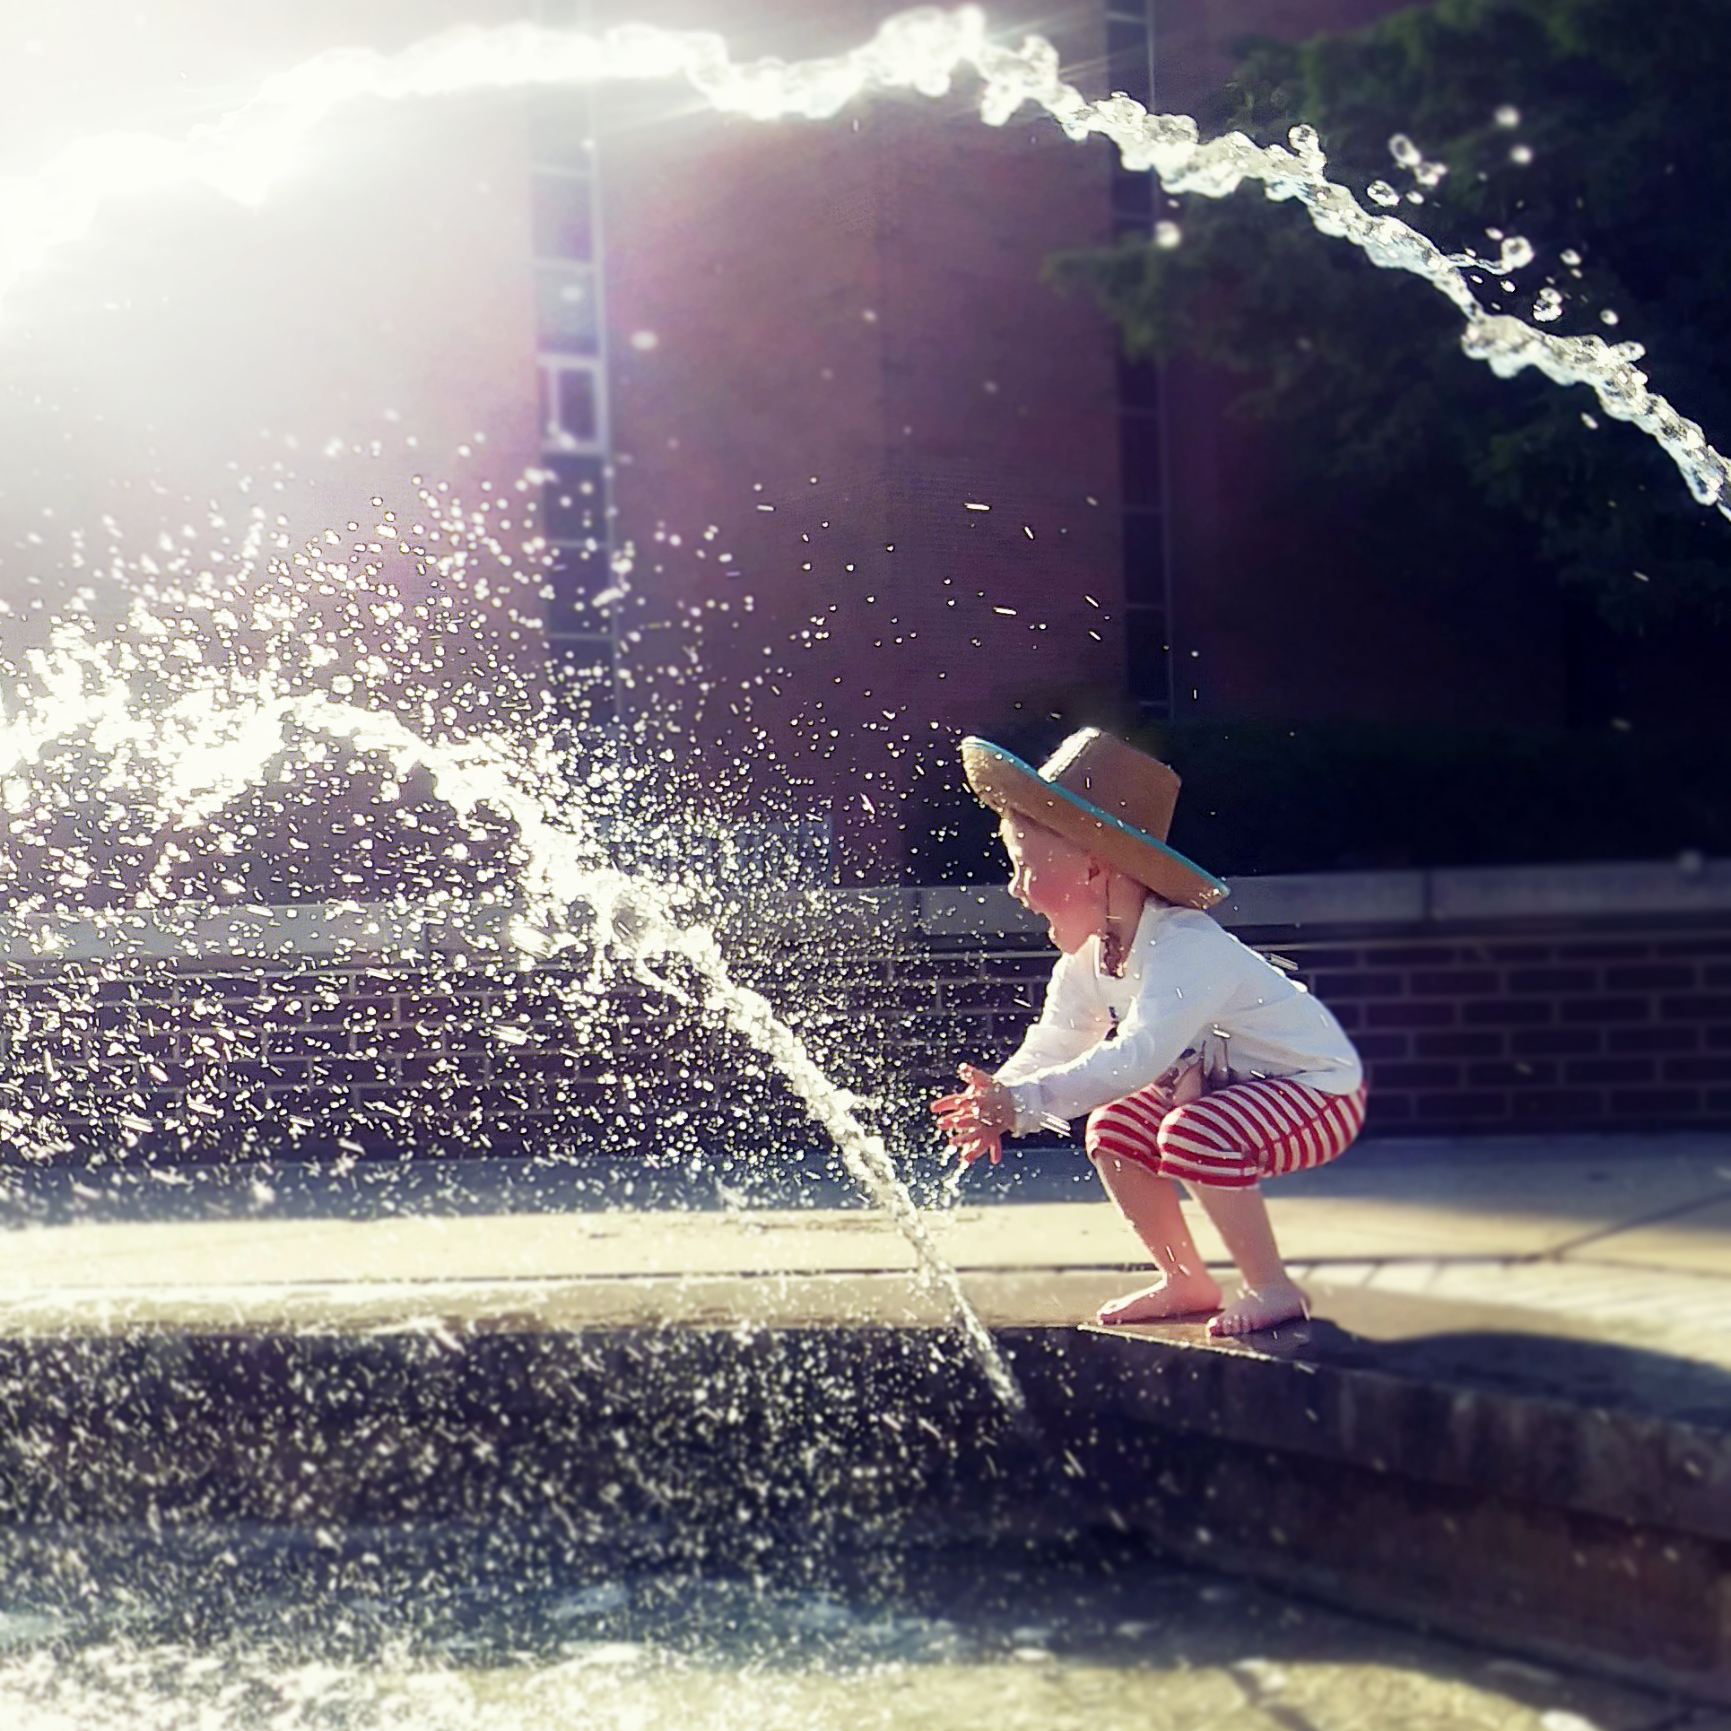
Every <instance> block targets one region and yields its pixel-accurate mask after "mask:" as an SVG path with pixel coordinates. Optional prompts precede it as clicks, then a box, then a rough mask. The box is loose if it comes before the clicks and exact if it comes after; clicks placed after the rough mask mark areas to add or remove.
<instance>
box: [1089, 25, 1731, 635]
mask: <svg viewBox="0 0 1731 1731" xmlns="http://www.w3.org/2000/svg"><path fill="white" fill-rule="evenodd" d="M1241 56H1242V58H1241V64H1240V67H1239V69H1238V72H1237V74H1236V76H1235V77H1234V78H1233V79H1232V81H1231V82H1230V84H1229V85H1228V86H1227V88H1226V89H1225V90H1224V91H1222V92H1221V94H1220V98H1219V100H1218V103H1217V105H1216V109H1215V111H1214V112H1212V113H1208V114H1205V115H1203V116H1200V117H1199V118H1200V119H1202V121H1203V123H1204V130H1205V132H1210V131H1214V130H1219V129H1220V128H1222V127H1224V126H1231V127H1235V128H1238V129H1241V130H1243V131H1246V132H1248V133H1250V134H1251V135H1252V136H1253V137H1255V138H1257V139H1258V140H1259V141H1268V140H1277V139H1282V138H1284V136H1285V134H1286V131H1287V129H1288V128H1289V127H1290V126H1291V125H1292V124H1293V123H1295V122H1298V121H1304V122H1307V123H1308V124H1310V125H1312V126H1314V127H1315V128H1316V129H1317V131H1318V132H1319V133H1320V135H1321V137H1322V141H1323V144H1324V147H1325V149H1326V150H1327V152H1328V155H1329V164H1330V166H1329V172H1330V177H1331V178H1333V179H1335V180H1338V181H1342V182H1344V183H1345V184H1346V185H1348V186H1351V187H1353V188H1354V189H1355V190H1357V191H1358V192H1359V194H1360V196H1361V197H1367V189H1368V188H1369V187H1370V186H1371V184H1372V183H1374V182H1378V181H1380V182H1383V183H1384V184H1385V185H1386V186H1388V187H1390V188H1392V189H1393V191H1394V192H1396V193H1397V194H1399V196H1400V200H1401V202H1400V205H1399V214H1400V215H1402V216H1403V217H1404V218H1405V219H1406V220H1407V221H1409V222H1411V223H1413V225H1414V226H1416V227H1420V228H1422V229H1423V230H1425V232H1427V233H1428V234H1429V235H1430V236H1431V237H1432V238H1433V239H1434V240H1436V241H1438V242H1439V243H1440V244H1442V245H1444V246H1445V247H1447V248H1448V249H1449V250H1451V251H1466V250H1471V251H1472V252H1473V253H1474V254H1475V255H1477V256H1480V257H1483V258H1486V259H1489V260H1495V259H1496V258H1497V256H1498V254H1499V251H1500V244H1499V241H1498V239H1497V238H1495V237H1496V236H1520V237H1523V238H1524V239H1526V240H1527V241H1529V242H1530V243H1531V244H1532V246H1533V248H1534V250H1535V254H1536V256H1535V258H1534V261H1533V262H1532V263H1531V264H1530V265H1528V266H1526V267H1525V268H1524V269H1522V270H1519V271H1516V272H1512V273H1509V274H1508V275H1506V276H1504V275H1501V274H1499V273H1498V272H1496V271H1495V269H1494V268H1493V267H1491V266H1489V265H1487V268H1485V269H1484V270H1482V271H1479V272H1476V273H1475V278H1474V280H1475V282H1476V285H1477V289H1478V293H1479V295H1480V298H1481V300H1482V302H1483V304H1484V305H1485V306H1486V308H1487V309H1489V310H1492V311H1508V312H1514V313H1518V314H1519V315H1521V316H1523V317H1527V318H1531V317H1532V314H1533V309H1534V306H1535V302H1536V299H1537V297H1538V294H1539V292H1540V291H1541V289H1544V288H1551V289H1555V290H1556V291H1558V292H1559V293H1560V294H1561V295H1562V297H1563V312H1562V316H1561V317H1560V318H1559V319H1557V321H1556V322H1555V323H1554V324H1552V325H1551V327H1550V328H1552V329H1554V330H1557V331H1559V332H1567V333H1578V334H1588V333H1590V334H1595V335H1600V336H1603V337H1605V338H1607V340H1612V341H1635V342H1639V343H1641V344H1643V345H1645V347H1646V349H1647V355H1646V358H1645V360H1644V361H1643V362H1642V363H1641V364H1642V366H1643V368H1644V369H1645V370H1646V371H1647V372H1648V374H1649V377H1650V379H1651V381H1652V384H1653V386H1654V388H1655V389H1657V390H1659V391H1662V392H1663V393H1664V394H1665V395H1666V396H1668V397H1669V398H1670V399H1671V401H1672V402H1673V403H1674V404H1675V405H1676V406H1677V407H1678V408H1679V409H1680V410H1681V411H1682V412H1683V413H1685V414H1687V415H1689V416H1691V417H1692V418H1693V419H1695V420H1698V421H1699V422H1701V424H1702V426H1703V428H1704V429H1705V431H1706V434H1707V436H1708V438H1709V440H1710V441H1711V442H1713V443H1714V444H1715V445H1716V446H1717V447H1718V448H1719V449H1721V450H1726V449H1731V312H1728V311H1727V308H1728V305H1731V301H1728V298H1727V285H1728V284H1731V225H1728V224H1727V223H1726V222H1725V221H1724V218H1723V212H1724V211H1725V210H1726V209H1727V208H1731V128H1728V127H1727V126H1726V124H1725V107H1726V102H1727V98H1728V96H1731V8H1728V7H1727V5H1726V0H1660V3H1659V4H1656V5H1649V6H1639V5H1631V4H1629V0H1436V3H1435V4H1431V5H1426V6H1420V7H1415V8H1413V9H1412V10H1409V11H1405V12H1401V13H1397V14H1395V15H1393V16H1391V17H1389V18H1387V19H1385V20H1384V21H1382V22H1381V23H1379V24H1377V25H1375V26H1373V27H1372V28H1370V29H1367V30H1363V31H1359V32H1355V33H1352V34H1343V35H1324V36H1319V37H1316V38H1314V39H1313V40H1311V41H1308V42H1305V43H1302V44H1299V45H1297V46H1290V45H1284V44H1280V43H1276V42H1272V41H1266V40H1258V41H1255V42H1252V43H1249V44H1246V45H1245V46H1244V47H1243V48H1242V50H1241ZM1397 135H1401V136H1404V137H1406V138H1408V139H1410V140H1411V141H1412V142H1413V144H1414V145H1416V147H1417V149H1418V151H1419V152H1420V153H1421V155H1422V159H1423V163H1424V164H1440V165H1441V166H1442V167H1444V168H1446V171H1447V172H1446V174H1443V175H1441V176H1440V177H1438V176H1437V175H1436V174H1435V173H1434V171H1432V170H1428V169H1427V168H1425V167H1424V166H1423V165H1422V164H1421V165H1418V166H1417V167H1416V171H1415V168H1414V167H1413V166H1405V167H1403V166H1402V165H1401V164H1400V163H1399V162H1397V161H1396V160H1395V157H1394V155H1393V153H1392V152H1391V139H1394V138H1395V137H1396V136H1397ZM1411 194H1416V195H1417V197H1416V199H1415V198H1412V197H1409V195H1411ZM1385 196H1386V194H1385ZM1171 214H1172V215H1174V216H1176V218H1177V220H1178V222H1179V225H1180V229H1181V234H1182V240H1181V243H1180V244H1179V245H1177V246H1176V247H1171V248H1162V247H1160V246H1153V245H1149V244H1147V243H1145V242H1141V241H1133V242H1130V243H1126V244H1125V245H1124V246H1122V247H1120V248H1119V249H1116V250H1114V251H1111V252H1108V253H1094V254H1088V255H1081V256H1071V257H1068V258H1066V259H1063V260H1061V261H1058V263H1057V265H1056V267H1055V268H1056V272H1057V274H1058V276H1059V278H1060V280H1063V281H1068V282H1071V283H1080V284H1085V285H1086V286H1087V287H1088V288H1089V289H1091V290H1092V292H1094V293H1095V294H1096V295H1097V296H1098V297H1099V298H1100V300H1101V302H1102V303H1103V305H1104V306H1105V307H1106V308H1107V309H1108V310H1109V311H1110V313H1111V314H1112V315H1113V316H1114V317H1115V318H1116V319H1117V320H1118V322H1119V323H1120V325H1121V327H1122V329H1123V332H1124V338H1125V344H1126V348H1127V351H1128V352H1129V353H1131V354H1132V355H1147V354H1160V355H1166V354H1170V353H1172V352H1174V351H1178V350H1182V351H1186V352H1188V353H1191V354H1193V355H1196V356H1199V357H1201V358H1203V359H1205V360H1207V361H1209V362H1212V363H1215V364H1217V365H1220V366H1223V367H1226V368H1229V369H1231V370H1233V371H1234V372H1236V373H1239V374H1241V375H1243V378H1244V387H1243V390H1242V392H1241V394H1240V396H1239V399H1238V406H1239V407H1240V408H1241V409H1242V410H1243V411H1244V412H1246V413H1250V414H1253V415H1255V416H1257V417H1259V418H1261V419H1262V420H1264V421H1266V422H1267V423H1269V424H1270V427H1271V429H1272V430H1274V431H1275V432H1276V433H1278V434H1279V435H1281V436H1280V437H1279V438H1278V440H1277V444H1278V445H1279V447H1280V448H1282V449H1284V450H1285V451H1286V452H1288V453H1289V458H1288V460H1289V462H1290V465H1291V473H1290V474H1289V475H1287V476H1285V477H1277V478H1275V479H1276V484H1283V485H1286V486H1290V487H1297V488H1318V489H1319V490H1320V491H1324V492H1332V494H1333V496H1334V497H1335V498H1336V499H1340V498H1346V499H1350V501H1351V508H1352V509H1353V510H1354V512H1355V513H1358V514H1362V515H1361V518H1360V520H1361V521H1363V520H1365V519H1366V518H1369V519H1375V520H1376V521H1375V523H1374V524H1373V532H1375V533H1378V534H1380V535H1382V536H1384V537H1386V538H1389V539H1393V538H1395V537H1399V539H1400V540H1401V541H1402V543H1403V544H1404V546H1405V547H1406V549H1407V550H1408V553H1409V555H1410V558H1411V560H1412V562H1413V563H1416V565H1417V567H1418V569H1413V568H1412V564H1409V575H1411V576H1418V575H1420V572H1421V571H1422V569H1423V567H1424V566H1425V564H1426V563H1427V561H1428V564H1429V566H1430V569H1431V571H1432V573H1433V574H1434V575H1435V577H1436V579H1437V580H1438V581H1444V580H1447V578H1446V575H1445V570H1446V568H1447V567H1448V566H1450V565H1451V564H1453V565H1454V566H1455V567H1456V571H1457V577H1458V564H1459V560H1460V556H1461V553H1462V551H1463V550H1465V548H1468V547H1470V548H1471V549H1472V550H1473V553H1474V554H1475V556H1476V555H1482V553H1483V550H1484V549H1485V548H1487V547H1501V548H1502V549H1503V550H1504V557H1505V561H1506V563H1507V564H1508V565H1509V566H1511V567H1514V566H1521V567H1525V566H1527V565H1528V563H1529V561H1532V562H1536V564H1537V565H1538V566H1540V567H1542V568H1544V569H1547V570H1548V571H1550V572H1551V573H1553V574H1554V575H1555V576H1556V577H1557V578H1558V579H1560V580H1561V581H1563V582H1564V583H1566V584H1569V585H1572V586H1576V587H1577V588H1578V589H1579V590H1580V591H1581V592H1582V593H1583V594H1584V595H1586V596H1588V597H1590V598H1591V600H1592V601H1593V603H1594V604H1595V605H1596V607H1597V608H1598V610H1599V611H1600V612H1601V613H1602V614H1603V616H1604V617H1605V618H1606V619H1608V620H1610V621H1612V622H1613V623H1618V624H1624V625H1630V624H1636V623H1638V622H1640V621H1641V620H1643V619H1647V618H1651V617H1654V616H1655V615H1656V614H1664V613H1669V612H1672V611H1681V610H1684V609H1689V608H1698V609H1701V610H1702V611H1704V612H1705V613H1706V614H1707V615H1708V616H1710V617H1712V618H1715V619H1717V620H1721V621H1723V620H1726V619H1731V524H1727V522H1726V521H1725V520H1724V518H1723V517H1721V516H1720V515H1719V514H1718V513H1717V512H1714V511H1710V510H1703V509H1702V508H1701V507H1700V506H1698V505H1697V504H1695V503H1694V501H1693V500H1692V499H1691V498H1690V496H1689V494H1688V492H1687V489H1686V488H1685V486H1684V484H1683V481H1682V479H1681V477H1680V476H1679V475H1678V473H1677V471H1676V469H1675V468H1674V467H1673V465H1672V464H1671V462H1670V459H1669V458H1667V457H1666V456H1665V455H1664V453H1663V452H1662V451H1660V450H1659V449H1658V448H1657V447H1656V446H1654V445H1652V444H1651V442H1650V441H1648V440H1647V439H1645V438H1644V437H1643V436H1642V435H1640V434H1639V433H1637V432H1635V431H1634V430H1633V429H1631V428H1628V427H1624V426H1621V425H1619V424H1616V423H1612V422H1608V421H1605V420H1604V418H1603V417H1602V416H1601V415H1600V414H1599V413H1598V405H1597V404H1596V403H1595V402H1594V401H1593V399H1592V398H1591V396H1590V395H1589V394H1588V392H1587V391H1586V390H1585V389H1584V388H1581V387H1576V388H1572V389H1570V390H1567V391H1564V390H1559V389H1558V388H1556V387H1555V386H1552V385H1550V384H1548V383H1546V382H1545V381H1543V380H1541V379H1538V378H1537V377H1535V376H1531V375H1524V376H1522V377H1520V378H1518V379H1516V380H1513V381H1502V380H1498V379H1497V378H1495V377H1494V376H1493V375H1492V374H1491V373H1490V372H1489V371H1488V369H1486V368H1484V367H1483V366H1481V365H1479V364H1478V363H1476V362H1473V361H1470V360H1468V359H1466V358H1465V357H1464V356H1463V355H1462V354H1461V353H1460V347H1459V337H1460V328H1461V327H1460V321H1459V318H1458V315H1457V314H1456V313H1455V312H1454V310H1453V309H1452V308H1451V307H1450V306H1449V305H1448V304H1447V303H1446V302H1445V301H1444V300H1443V299H1442V297H1441V296H1439V295H1437V294H1436V293H1435V292H1434V291H1433V290H1432V289H1430V288H1429V287H1428V286H1427V285H1426V284H1424V283H1422V282H1420V281H1419V280H1418V279H1416V278H1410V279H1409V278H1404V277H1399V276H1391V275H1389V274H1388V273H1385V272H1382V271H1379V270H1377V269H1376V268H1375V267H1374V266H1372V265H1371V264H1369V263H1368V262H1367V261H1366V260H1365V259H1364V258H1363V257H1362V256H1361V255H1359V254H1358V253H1357V252H1356V251H1355V250H1353V249H1351V248H1349V247H1346V246H1344V245H1342V244H1340V243H1338V242H1333V241H1329V240H1326V239H1324V238H1323V237H1321V236H1319V235H1318V234H1317V233H1316V232H1315V231H1314V230H1313V229H1312V228H1311V226H1310V224H1309V222H1308V220H1307V219H1306V217H1305V215H1304V213H1303V212H1302V211H1300V210H1298V209H1296V208H1294V207H1292V206H1285V205H1275V206H1271V205H1269V204H1268V203H1267V202H1266V201H1265V200H1264V199H1262V198H1261V197H1260V195H1259V194H1258V193H1257V192H1256V190H1255V189H1253V188H1246V189H1245V190H1243V191H1241V192H1240V193H1238V194H1237V195H1236V196H1235V197H1233V198H1231V199H1227V200H1223V201H1219V202H1214V201H1210V200H1207V199H1202V198H1192V199H1189V200H1187V201H1185V202H1184V204H1183V207H1182V208H1181V209H1178V210H1175V211H1173V212H1172V213H1171ZM1607 314H1610V315H1613V316H1614V319H1615V322H1614V324H1613V323H1612V322H1610V321H1609V320H1608V319H1607V318H1606V315H1607ZM1587 419H1590V420H1591V421H1592V422H1594V423H1599V424H1597V425H1592V426H1590V425H1588V424H1587ZM1342 489H1344V492H1343V491H1342ZM1468 523H1470V524H1471V525H1472V531H1471V533H1470V536H1468V537H1467V538H1466V540H1465V541H1464V542H1463V540H1462V538H1461V537H1459V536H1457V535H1452V534H1450V533H1448V532H1447V531H1448V528H1449V525H1450V524H1454V525H1464V524H1468ZM1403 525H1404V530H1403Z"/></svg>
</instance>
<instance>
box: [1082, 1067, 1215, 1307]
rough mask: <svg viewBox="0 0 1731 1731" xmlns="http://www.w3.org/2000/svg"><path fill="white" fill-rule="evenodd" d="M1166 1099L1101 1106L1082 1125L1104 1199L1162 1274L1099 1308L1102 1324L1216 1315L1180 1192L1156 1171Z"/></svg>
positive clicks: (1146, 1093)
mask: <svg viewBox="0 0 1731 1731" xmlns="http://www.w3.org/2000/svg"><path fill="white" fill-rule="evenodd" d="M1170 1104H1171V1102H1170V1097H1169V1096H1167V1095H1166V1094H1165V1093H1164V1092H1161V1091H1159V1090H1155V1089H1143V1090H1142V1091H1141V1092H1140V1093H1138V1094H1133V1095H1131V1096H1130V1097H1129V1099H1127V1100H1119V1101H1116V1102H1114V1104H1112V1105H1110V1106H1103V1107H1101V1108H1100V1110H1099V1111H1097V1112H1095V1113H1094V1114H1093V1115H1092V1116H1091V1117H1090V1118H1089V1120H1088V1135H1087V1148H1088V1156H1089V1158H1090V1159H1091V1160H1092V1161H1093V1162H1094V1170H1095V1171H1096V1172H1098V1173H1099V1174H1100V1182H1101V1183H1102V1184H1103V1185H1105V1187H1106V1193H1107V1195H1109V1196H1110V1197H1111V1198H1112V1200H1113V1201H1114V1202H1116V1203H1117V1204H1118V1211H1119V1212H1120V1213H1121V1214H1122V1215H1123V1216H1124V1218H1125V1219H1126V1220H1127V1221H1129V1223H1130V1225H1131V1227H1132V1228H1133V1229H1134V1231H1135V1233H1136V1236H1137V1237H1138V1238H1140V1239H1141V1240H1142V1243H1143V1244H1144V1245H1145V1246H1146V1247H1147V1251H1148V1254H1149V1255H1150V1256H1151V1257H1153V1259H1154V1266H1155V1267H1156V1268H1158V1269H1159V1270H1160V1276H1161V1277H1160V1279H1159V1280H1158V1281H1157V1282H1156V1283H1155V1284H1154V1285H1153V1286H1149V1287H1144V1288H1143V1289H1142V1290H1140V1291H1138V1292H1131V1293H1127V1294H1125V1296H1124V1297H1122V1298H1117V1299H1114V1300H1113V1301H1112V1302H1111V1303H1110V1304H1106V1305H1102V1306H1101V1309H1100V1320H1101V1321H1102V1322H1104V1323H1124V1322H1159V1321H1162V1320H1164V1319H1167V1318H1170V1317H1174V1316H1196V1315H1199V1314H1206V1313H1207V1312H1210V1311H1214V1310H1218V1309H1219V1308H1220V1299H1221V1291H1220V1285H1219V1282H1218V1281H1216V1280H1215V1279H1214V1277H1213V1275H1211V1274H1210V1273H1209V1272H1208V1269H1207V1267H1206V1266H1205V1265H1204V1263H1203V1261H1202V1258H1201V1255H1200V1254H1199V1253H1198V1251H1197V1249H1196V1243H1195V1240H1194V1239H1192V1238H1191V1236H1190V1229H1189V1227H1187V1226H1186V1225H1185V1224H1184V1209H1183V1205H1182V1204H1181V1202H1180V1201H1179V1197H1178V1186H1177V1185H1176V1184H1174V1183H1173V1182H1172V1180H1171V1179H1170V1178H1163V1177H1162V1176H1161V1175H1160V1171H1159V1160H1160V1155H1159V1151H1158V1147H1157V1143H1156V1138H1157V1135H1158V1132H1159V1127H1160V1121H1161V1119H1162V1118H1163V1117H1164V1116H1165V1115H1166V1112H1167V1111H1168V1110H1169V1109H1170Z"/></svg>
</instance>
